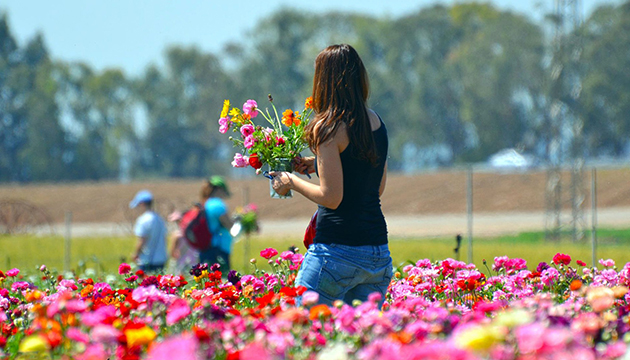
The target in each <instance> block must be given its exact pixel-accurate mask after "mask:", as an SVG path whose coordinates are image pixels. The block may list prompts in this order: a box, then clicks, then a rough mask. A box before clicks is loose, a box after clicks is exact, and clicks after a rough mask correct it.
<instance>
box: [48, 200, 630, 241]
mask: <svg viewBox="0 0 630 360" xmlns="http://www.w3.org/2000/svg"><path fill="white" fill-rule="evenodd" d="M569 215H570V214H568V213H567V214H564V216H565V217H566V221H567V222H568V220H569ZM586 217H587V219H586V220H587V226H588V228H590V226H591V221H590V219H591V215H590V213H589V214H586ZM386 219H387V224H388V230H389V234H390V236H392V237H438V236H451V235H452V236H455V235H456V234H458V233H460V234H462V235H464V236H466V235H467V233H468V218H467V215H466V214H441V215H389V216H387V217H386ZM308 221H309V218H293V219H287V220H281V219H269V220H262V221H261V232H260V235H261V236H264V237H265V238H268V237H279V238H286V237H294V238H301V237H302V236H303V235H304V228H305V227H306V224H307V223H308ZM597 223H598V226H599V227H607V228H627V227H629V226H630V207H619V208H606V209H600V210H598V213H597ZM544 226H545V224H544V213H542V212H502V213H478V214H474V215H473V234H474V235H476V236H494V235H502V234H516V233H519V232H524V231H540V230H543V229H544ZM55 231H56V232H57V233H58V234H64V232H65V229H64V226H63V225H62V224H58V225H56V226H55ZM71 231H72V235H73V236H77V237H84V236H88V237H89V236H124V235H128V234H129V230H128V228H125V227H123V226H121V225H120V224H119V223H75V224H73V226H72V230H71Z"/></svg>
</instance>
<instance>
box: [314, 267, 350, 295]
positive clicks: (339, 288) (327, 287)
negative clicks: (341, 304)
mask: <svg viewBox="0 0 630 360" xmlns="http://www.w3.org/2000/svg"><path fill="white" fill-rule="evenodd" d="M356 276H357V268H356V266H352V265H350V264H346V263H343V262H339V261H335V260H333V259H331V258H327V259H324V266H323V267H322V271H321V274H320V277H319V284H318V286H317V288H318V289H319V291H321V292H323V293H325V294H326V295H328V296H330V297H332V298H335V299H341V298H342V297H343V295H344V294H345V293H346V292H347V291H348V290H349V289H351V288H352V287H353V286H354V283H355V281H356Z"/></svg>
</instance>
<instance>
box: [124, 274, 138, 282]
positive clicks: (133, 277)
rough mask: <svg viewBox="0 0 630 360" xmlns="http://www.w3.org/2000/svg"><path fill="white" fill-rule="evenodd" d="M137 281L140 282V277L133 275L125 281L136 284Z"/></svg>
mask: <svg viewBox="0 0 630 360" xmlns="http://www.w3.org/2000/svg"><path fill="white" fill-rule="evenodd" d="M136 280H138V275H131V276H130V277H128V278H126V279H125V281H127V282H134V281H136Z"/></svg>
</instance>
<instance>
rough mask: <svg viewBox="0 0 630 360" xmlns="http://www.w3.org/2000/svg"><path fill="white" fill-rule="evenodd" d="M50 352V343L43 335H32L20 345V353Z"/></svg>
mask: <svg viewBox="0 0 630 360" xmlns="http://www.w3.org/2000/svg"><path fill="white" fill-rule="evenodd" d="M47 350H48V341H46V339H44V337H43V336H41V335H31V336H28V337H26V338H24V340H22V342H21V343H20V347H19V351H20V352H42V351H47Z"/></svg>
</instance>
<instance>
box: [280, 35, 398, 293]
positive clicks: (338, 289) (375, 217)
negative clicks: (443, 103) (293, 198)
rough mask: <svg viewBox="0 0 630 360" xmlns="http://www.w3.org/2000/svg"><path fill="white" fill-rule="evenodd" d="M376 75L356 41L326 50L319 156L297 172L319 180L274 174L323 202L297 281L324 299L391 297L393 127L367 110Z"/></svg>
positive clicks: (316, 88) (313, 137) (316, 103)
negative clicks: (388, 189)
mask: <svg viewBox="0 0 630 360" xmlns="http://www.w3.org/2000/svg"><path fill="white" fill-rule="evenodd" d="M368 93H369V85H368V76H367V72H366V70H365V67H364V65H363V62H362V61H361V58H360V57H359V54H358V53H357V52H356V50H355V49H354V48H352V47H351V46H350V45H346V44H342V45H332V46H329V47H327V48H326V49H324V50H323V51H322V52H320V53H319V55H318V56H317V59H316V60H315V76H314V78H313V109H314V112H315V118H314V120H313V121H312V122H311V123H310V124H309V125H308V127H307V128H306V131H305V132H306V135H305V136H306V139H307V141H308V143H309V146H310V148H311V150H312V151H313V153H314V154H315V157H314V158H312V157H311V158H303V159H300V160H298V161H297V163H296V166H295V169H296V171H297V172H300V173H304V172H316V173H317V175H318V176H319V184H314V183H311V182H308V181H306V180H303V179H301V178H299V177H297V176H295V175H294V174H291V173H288V172H272V173H271V175H272V176H273V180H272V185H273V187H274V189H275V190H276V191H277V192H278V193H279V194H284V193H286V192H287V191H289V190H294V191H297V192H299V193H300V194H302V195H304V196H305V197H306V198H308V199H309V200H311V201H313V202H314V203H316V204H318V216H317V223H316V234H315V237H314V239H313V244H312V245H310V246H309V249H308V251H307V253H306V256H305V257H304V262H303V263H302V266H301V268H300V270H299V272H298V276H297V279H296V285H303V286H305V287H306V288H307V289H309V290H313V291H316V292H317V293H318V294H319V302H320V303H325V304H332V302H333V301H334V300H336V299H341V300H344V301H345V302H347V303H352V301H353V300H355V299H358V300H362V301H365V300H366V299H367V298H368V295H369V294H371V293H375V292H376V293H379V294H380V295H381V300H380V301H381V303H382V301H383V300H384V296H385V293H386V292H387V287H388V285H389V282H390V280H391V277H392V272H393V270H392V259H391V256H390V253H389V247H388V245H387V225H386V223H385V218H384V216H383V213H382V211H381V203H380V196H381V194H382V193H383V190H384V189H385V182H386V178H387V161H386V160H387V148H388V139H387V130H386V128H385V124H384V123H383V121H382V120H381V119H380V117H379V116H378V115H377V114H376V113H375V112H374V111H372V110H370V109H369V108H367V105H366V101H367V98H368Z"/></svg>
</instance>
